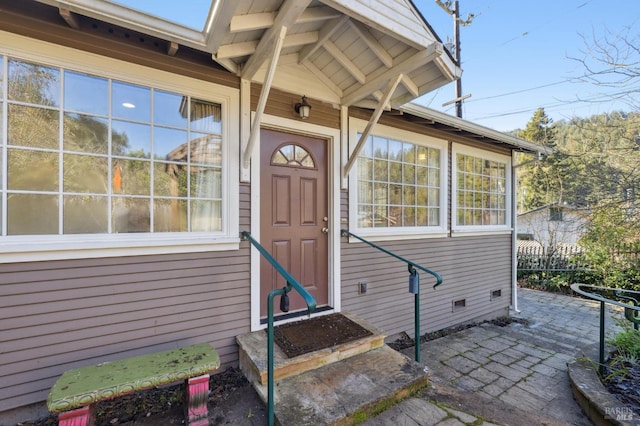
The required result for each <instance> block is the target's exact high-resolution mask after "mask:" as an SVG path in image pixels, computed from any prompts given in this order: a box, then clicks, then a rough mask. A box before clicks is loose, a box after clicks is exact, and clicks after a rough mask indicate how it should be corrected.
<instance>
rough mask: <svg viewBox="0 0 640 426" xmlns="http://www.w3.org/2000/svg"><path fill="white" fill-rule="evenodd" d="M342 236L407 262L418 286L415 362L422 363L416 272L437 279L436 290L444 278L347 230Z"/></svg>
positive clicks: (415, 310)
mask: <svg viewBox="0 0 640 426" xmlns="http://www.w3.org/2000/svg"><path fill="white" fill-rule="evenodd" d="M340 235H342V236H343V237H349V236H351V237H354V238H356V239H358V240H360V241H362V242H363V243H365V244H368V245H370V246H371V247H373V248H375V249H377V250H380V251H381V252H383V253H385V254H388V255H389V256H392V257H395V258H396V259H398V260H401V261H403V262H405V263H406V264H407V267H408V268H409V274H410V276H411V277H410V278H409V279H410V280H411V278H413V277H415V278H414V279H415V281H416V286H415V289H414V290H415V291H414V298H413V300H414V308H413V309H414V341H415V360H416V362H420V285H419V282H420V275H419V274H418V271H416V268H417V269H420V270H422V271H425V272H427V273H428V274H431V275H433V276H434V277H435V279H436V283H435V284H434V286H433V288H434V289H435V288H436V287H438V286H439V285H440V284H442V277H441V276H440V274H438V273H437V272H434V271H432V270H430V269H427V268H425V267H423V266H420V265H418V264H417V263H414V262H412V261H410V260H409V259H405V258H404V257H402V256H398V255H397V254H395V253H392V252H390V251H389V250H386V249H383V248H382V247H380V246H378V245H376V244H374V243H372V242H371V241H367V240H365V239H364V238H362V237H359V236H358V235H356V234H353V233H351V232H350V231H349V230H347V229H341V230H340Z"/></svg>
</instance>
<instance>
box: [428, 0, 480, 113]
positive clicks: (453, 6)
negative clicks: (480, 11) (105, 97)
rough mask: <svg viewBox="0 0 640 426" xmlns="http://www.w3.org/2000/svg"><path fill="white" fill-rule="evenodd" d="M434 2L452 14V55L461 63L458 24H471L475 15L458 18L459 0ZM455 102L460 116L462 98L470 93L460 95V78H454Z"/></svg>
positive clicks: (437, 0) (436, 0)
mask: <svg viewBox="0 0 640 426" xmlns="http://www.w3.org/2000/svg"><path fill="white" fill-rule="evenodd" d="M435 2H436V3H437V4H438V6H440V7H441V8H442V9H443V10H444V11H445V12H447V13H448V14H449V15H451V16H453V56H454V59H455V60H456V61H457V62H458V65H462V60H461V59H460V25H462V26H465V27H466V26H467V25H470V24H471V21H473V18H475V15H474V14H473V13H469V14H468V15H467V19H466V20H465V21H461V20H460V2H459V0H455V2H453V1H452V0H447V1H446V2H444V3H443V2H442V0H435ZM455 95H456V97H455V100H454V101H455V103H456V117H459V118H462V100H463V99H464V98H468V97H469V96H471V95H468V96H465V97H463V96H462V78H459V79H458V80H456V92H455ZM449 103H451V102H447V103H446V104H445V105H448V104H449Z"/></svg>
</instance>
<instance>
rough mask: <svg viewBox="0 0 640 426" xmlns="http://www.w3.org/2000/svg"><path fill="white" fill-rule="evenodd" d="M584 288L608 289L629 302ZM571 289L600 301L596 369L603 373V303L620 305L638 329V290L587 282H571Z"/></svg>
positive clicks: (639, 322) (639, 309)
mask: <svg viewBox="0 0 640 426" xmlns="http://www.w3.org/2000/svg"><path fill="white" fill-rule="evenodd" d="M583 287H584V288H589V289H590V290H596V291H603V292H604V291H610V292H612V293H613V297H617V298H618V299H622V300H628V301H629V302H631V305H629V303H625V302H619V301H617V300H613V299H609V298H607V297H604V296H602V295H600V294H597V293H594V292H592V291H586V290H583ZM571 290H573V291H575V292H576V293H578V294H581V295H582V296H585V297H588V298H589V299H593V300H597V301H599V302H600V353H599V362H600V363H599V366H598V371H599V372H600V374H604V334H605V333H604V319H605V310H604V305H605V303H609V304H611V305H616V306H621V307H623V308H624V316H625V318H626V319H627V320H629V321H630V322H631V323H632V324H633V328H635V329H636V330H637V329H638V325H639V324H640V319H639V318H638V314H639V313H640V306H638V298H640V291H635V290H626V289H621V288H612V287H599V286H595V285H588V284H580V283H576V284H571ZM627 294H632V295H635V296H636V297H631V296H627Z"/></svg>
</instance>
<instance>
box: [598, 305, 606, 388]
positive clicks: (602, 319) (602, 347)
mask: <svg viewBox="0 0 640 426" xmlns="http://www.w3.org/2000/svg"><path fill="white" fill-rule="evenodd" d="M604 318H605V310H604V300H601V301H600V356H599V361H600V362H599V364H598V371H599V372H600V376H604V325H605V324H604Z"/></svg>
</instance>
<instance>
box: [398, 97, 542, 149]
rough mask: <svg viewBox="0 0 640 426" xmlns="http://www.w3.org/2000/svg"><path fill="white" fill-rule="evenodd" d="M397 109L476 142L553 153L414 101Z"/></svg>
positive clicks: (434, 126) (540, 146)
mask: <svg viewBox="0 0 640 426" xmlns="http://www.w3.org/2000/svg"><path fill="white" fill-rule="evenodd" d="M398 110H399V111H400V112H401V113H407V114H410V115H411V116H412V117H413V120H417V121H423V122H424V123H425V124H428V125H430V126H432V127H433V128H436V129H438V130H442V131H444V132H448V133H455V134H457V135H460V136H464V137H466V138H468V139H472V140H476V141H478V142H483V143H488V144H492V145H497V146H501V147H505V148H509V149H511V150H512V151H517V152H523V153H528V154H542V155H549V154H552V153H553V149H552V148H549V147H545V146H542V145H538V144H535V143H532V142H529V141H526V140H524V139H520V138H518V137H515V136H513V135H509V134H507V133H503V132H499V131H497V130H494V129H490V128H488V127H485V126H482V125H480V124H476V123H473V122H471V121H467V120H463V119H461V118H458V117H454V116H452V115H449V114H446V113H443V112H440V111H436V110H434V109H431V108H427V107H424V106H422V105H418V104H415V103H409V104H406V105H403V106H401V107H399V108H398Z"/></svg>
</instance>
